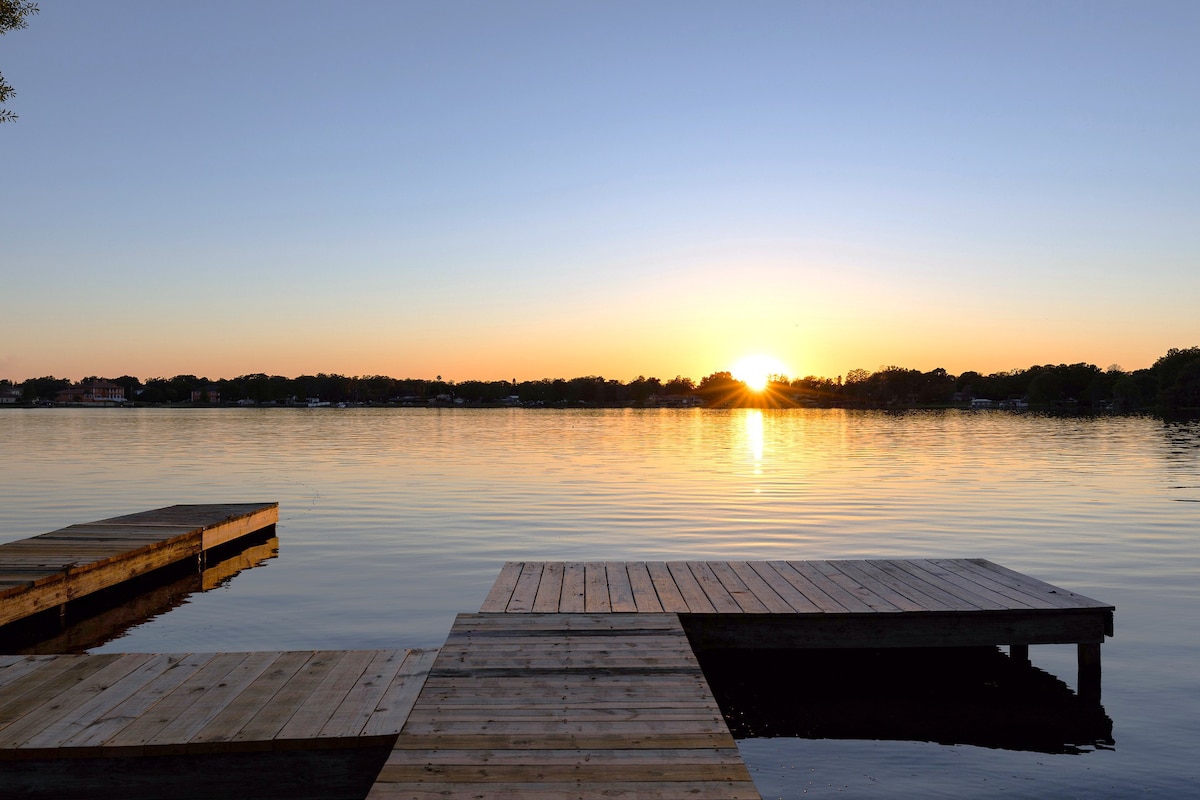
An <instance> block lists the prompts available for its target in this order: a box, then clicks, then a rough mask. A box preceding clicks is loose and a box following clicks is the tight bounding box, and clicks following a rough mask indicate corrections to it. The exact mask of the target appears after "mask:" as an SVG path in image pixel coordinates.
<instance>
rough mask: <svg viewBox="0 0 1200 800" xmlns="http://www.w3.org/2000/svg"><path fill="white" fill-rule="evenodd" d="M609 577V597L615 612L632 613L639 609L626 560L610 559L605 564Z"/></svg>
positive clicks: (606, 573)
mask: <svg viewBox="0 0 1200 800" xmlns="http://www.w3.org/2000/svg"><path fill="white" fill-rule="evenodd" d="M604 571H605V575H606V576H607V578H608V597H609V601H610V603H611V604H612V611H613V613H614V614H632V613H636V612H637V610H638V606H637V601H636V600H634V597H633V583H632V581H631V579H630V577H629V569H628V567H627V566H626V564H625V562H624V561H610V562H608V563H607V564H605V565H604Z"/></svg>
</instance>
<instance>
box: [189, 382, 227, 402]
mask: <svg viewBox="0 0 1200 800" xmlns="http://www.w3.org/2000/svg"><path fill="white" fill-rule="evenodd" d="M192 402H193V403H219V402H221V389H220V387H218V386H216V385H215V384H211V383H210V384H209V385H208V386H203V387H201V388H199V389H192Z"/></svg>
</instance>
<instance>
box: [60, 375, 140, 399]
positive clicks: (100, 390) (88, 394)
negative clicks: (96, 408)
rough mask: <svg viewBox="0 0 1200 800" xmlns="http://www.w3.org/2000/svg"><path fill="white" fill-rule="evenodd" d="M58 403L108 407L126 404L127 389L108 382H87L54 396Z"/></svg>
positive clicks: (63, 390) (70, 387)
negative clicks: (109, 405)
mask: <svg viewBox="0 0 1200 800" xmlns="http://www.w3.org/2000/svg"><path fill="white" fill-rule="evenodd" d="M54 402H56V403H83V404H95V405H108V404H109V403H124V402H125V387H124V386H121V385H120V384H117V383H113V382H112V381H106V380H94V381H85V382H84V383H77V384H75V385H74V386H69V387H67V388H66V389H62V390H61V391H59V392H58V394H56V395H55V396H54Z"/></svg>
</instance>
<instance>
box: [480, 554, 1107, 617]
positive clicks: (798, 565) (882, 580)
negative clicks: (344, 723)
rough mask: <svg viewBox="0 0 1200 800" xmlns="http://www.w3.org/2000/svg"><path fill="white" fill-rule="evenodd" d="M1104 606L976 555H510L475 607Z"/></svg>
mask: <svg viewBox="0 0 1200 800" xmlns="http://www.w3.org/2000/svg"><path fill="white" fill-rule="evenodd" d="M1038 609H1040V610H1049V611H1059V610H1076V609H1083V610H1110V611H1111V610H1112V606H1109V605H1106V604H1104V603H1101V602H1099V601H1097V600H1092V599H1091V598H1088V597H1084V596H1083V595H1080V594H1076V593H1074V592H1071V591H1068V590H1067V589H1063V588H1061V587H1058V586H1052V585H1050V584H1048V583H1045V582H1043V581H1040V580H1037V579H1036V578H1032V577H1030V576H1028V575H1022V574H1021V573H1018V572H1014V571H1012V570H1010V569H1006V568H1004V567H1001V566H999V565H997V564H993V563H992V562H990V561H987V560H985V559H981V558H968V559H959V558H955V559H949V558H939V559H904V560H856V561H666V562H663V561H657V562H656V561H610V562H600V561H590V562H577V563H569V562H568V563H564V562H553V561H550V562H542V561H510V562H508V563H506V564H505V565H504V567H503V569H501V571H500V575H499V577H497V579H496V582H495V583H494V584H493V586H492V589H491V591H490V592H489V594H488V596H487V599H486V600H485V601H484V603H483V607H482V608H481V609H480V611H481V612H482V613H507V614H530V613H559V614H582V613H587V614H596V613H651V614H657V613H662V612H670V613H678V614H789V615H790V614H805V615H809V614H889V613H891V614H894V613H905V612H948V613H964V612H967V613H970V612H976V611H1011V610H1038Z"/></svg>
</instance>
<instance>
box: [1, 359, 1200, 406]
mask: <svg viewBox="0 0 1200 800" xmlns="http://www.w3.org/2000/svg"><path fill="white" fill-rule="evenodd" d="M92 380H96V378H95V377H94V376H93V377H89V378H84V382H85V383H87V382H89V381H92ZM108 380H111V381H112V382H113V383H116V384H119V385H120V386H122V387H124V389H125V396H126V398H127V399H128V400H129V401H132V402H136V403H144V404H163V405H168V404H179V403H194V402H216V401H217V400H218V399H219V402H220V403H221V404H222V405H229V404H234V403H238V402H241V403H243V404H247V405H249V404H255V405H264V404H265V405H270V404H276V405H285V404H293V403H300V404H303V403H305V402H307V401H308V400H309V399H319V400H320V401H322V402H329V403H346V404H368V405H381V404H401V405H402V404H409V405H429V404H447V403H462V404H471V405H501V404H505V403H509V404H516V403H520V404H521V405H546V406H577V405H587V406H630V405H632V406H644V405H705V406H709V407H737V406H760V407H788V406H797V405H801V406H844V407H862V408H890V407H901V408H903V407H917V406H949V405H956V404H967V403H970V402H971V401H973V400H981V399H987V400H992V401H995V402H997V403H999V402H1006V403H1013V404H1019V405H1021V406H1022V407H1023V406H1024V405H1026V404H1027V405H1028V406H1029V407H1031V408H1081V409H1090V410H1111V411H1138V410H1148V409H1157V410H1163V411H1180V410H1198V409H1200V347H1190V348H1186V349H1176V348H1172V349H1171V350H1168V351H1167V353H1166V355H1164V356H1162V357H1161V358H1159V359H1158V360H1157V361H1155V362H1154V365H1153V366H1151V367H1149V368H1147V369H1139V370H1134V371H1132V372H1126V371H1125V370H1123V369H1121V367H1120V366H1118V365H1116V364H1114V365H1112V366H1109V367H1108V368H1107V369H1101V368H1100V367H1098V366H1096V365H1094V364H1082V363H1081V364H1057V365H1055V364H1046V365H1040V366H1039V365H1035V366H1032V367H1029V368H1028V369H1018V370H1011V371H1007V372H993V373H990V374H987V375H984V374H982V373H979V372H973V371H969V372H964V373H962V374H961V375H951V374H950V373H948V372H946V370H944V369H934V370H930V371H928V372H921V371H920V370H915V369H906V368H904V367H897V366H887V367H880V368H879V369H877V370H875V371H874V372H871V371H868V370H865V369H852V370H850V371H849V372H848V373H846V375H845V376H844V377H843V376H841V375H839V376H837V377H836V378H825V377H817V376H814V375H809V376H807V377H804V378H795V379H789V378H788V377H787V376H784V375H776V376H773V377H772V379H771V381H770V383H769V384H768V386H767V388H766V390H765V391H763V392H752V391H750V390H749V389H748V388H747V387H746V385H745V384H744V383H742V382H741V381H739V380H737V379H736V378H734V377H733V376H732V375H731V374H730V373H729V372H714V373H713V374H711V375H708V376H706V377H704V378H702V379H701V380H700V382H699V383H695V382H694V381H692V380H691V379H690V378H685V377H683V376H679V375H677V376H675V377H674V378H671V379H670V380H667V381H663V380H660V379H659V378H654V377H650V378H647V377H645V376H638V377H637V378H635V379H634V380H632V381H628V382H624V381H619V380H612V379H605V378H603V377H600V376H596V375H588V376H584V377H578V378H571V379H563V378H544V379H542V380H533V381H520V382H518V381H517V380H516V379H514V380H511V381H478V380H468V381H459V382H453V381H445V380H442V377H441V376H440V375H439V376H437V377H436V379H433V380H429V379H424V378H400V379H398V378H390V377H387V376H385V375H366V376H355V377H348V376H344V375H326V374H324V373H319V374H317V375H301V376H299V377H296V378H285V377H282V376H279V375H267V374H264V373H256V374H253V375H242V376H239V377H237V378H222V379H216V380H210V379H209V378H206V377H201V376H197V375H176V376H175V377H173V378H150V379H148V380H146V381H142V380H140V379H138V378H135V377H133V376H131V375H122V376H121V377H119V378H110V379H108ZM70 386H72V382H71V381H70V380H67V379H65V378H55V377H53V376H46V377H42V378H30V379H29V380H26V381H24V382H22V383H20V384H16V385H12V384H8V387H9V391H10V392H19V393H20V397H21V399H22V400H23V401H25V402H38V401H43V402H44V401H53V400H54V399H55V397H56V396H57V395H58V393H59V392H60V391H61V390H64V389H67V388H69V387H70ZM3 388H4V385H3V384H2V383H0V389H3ZM197 398H198V400H197Z"/></svg>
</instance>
